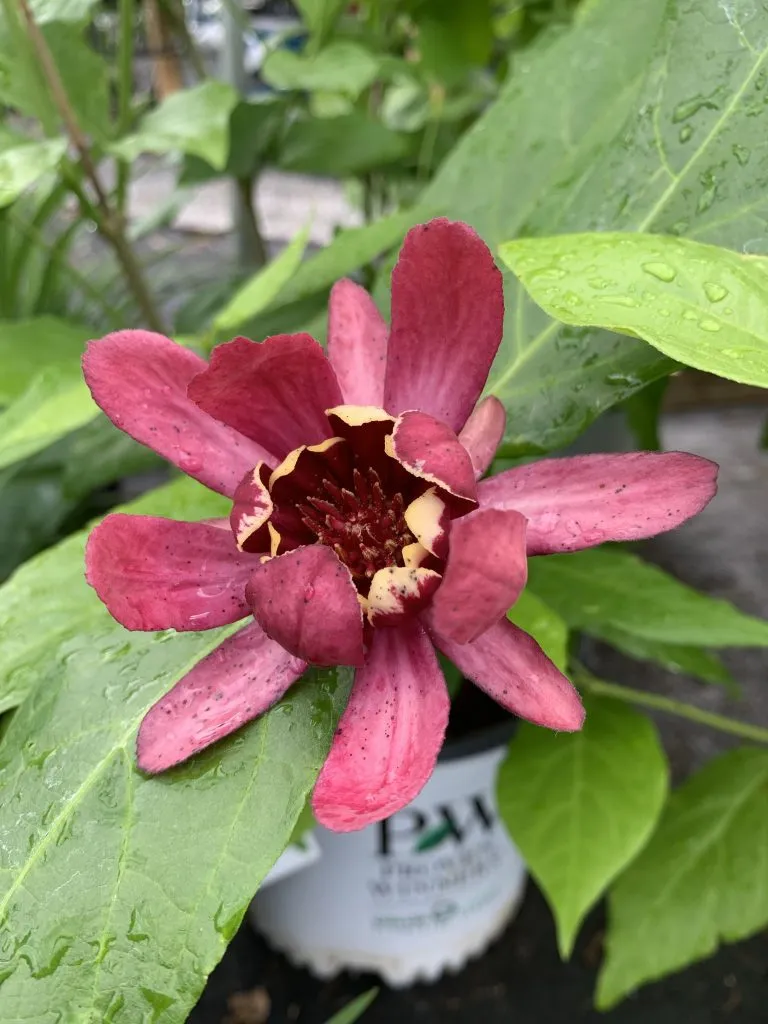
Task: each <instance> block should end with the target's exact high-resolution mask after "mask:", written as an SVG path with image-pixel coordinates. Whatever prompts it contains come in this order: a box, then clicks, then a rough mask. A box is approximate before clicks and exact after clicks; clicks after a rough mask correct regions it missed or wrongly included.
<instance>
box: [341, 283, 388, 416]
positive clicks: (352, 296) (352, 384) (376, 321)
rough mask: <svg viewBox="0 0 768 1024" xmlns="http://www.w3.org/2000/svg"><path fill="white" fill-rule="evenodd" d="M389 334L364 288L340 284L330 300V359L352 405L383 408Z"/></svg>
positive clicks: (343, 390)
mask: <svg viewBox="0 0 768 1024" xmlns="http://www.w3.org/2000/svg"><path fill="white" fill-rule="evenodd" d="M388 334H389V328H388V327H387V325H386V323H385V322H384V320H382V318H381V314H380V313H379V311H378V309H377V308H376V303H375V302H374V301H373V299H372V298H371V296H370V295H369V294H368V292H367V291H366V290H365V288H361V287H360V285H359V284H355V282H354V281H350V280H349V278H343V279H342V280H341V281H337V282H336V284H335V285H334V286H333V288H331V295H330V299H329V300H328V359H329V360H330V362H331V366H333V368H334V370H335V371H336V376H337V378H338V381H339V384H340V385H341V390H342V392H343V394H344V401H345V402H348V403H349V404H350V405H378V406H380V405H381V404H382V400H383V397H384V374H385V373H386V369H387V335H388Z"/></svg>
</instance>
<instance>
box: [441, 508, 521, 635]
mask: <svg viewBox="0 0 768 1024" xmlns="http://www.w3.org/2000/svg"><path fill="white" fill-rule="evenodd" d="M527 578H528V566H527V562H526V557H525V516H521V515H520V513H519V512H501V511H499V510H497V509H478V510H477V511H475V512H470V514H469V515H468V516H464V517H463V518H462V519H457V520H455V522H454V523H453V524H452V527H451V550H450V554H449V555H448V562H447V564H446V567H445V572H444V573H443V582H442V583H441V584H440V588H439V589H438V591H437V593H436V594H435V596H434V598H433V600H432V622H433V624H434V626H435V629H436V630H437V631H438V633H440V635H441V636H447V637H449V638H450V639H451V640H453V641H455V642H456V643H459V644H466V643H468V642H470V641H472V640H477V638H478V637H479V636H480V635H481V634H482V633H484V632H485V631H486V630H487V629H489V628H490V627H491V626H492V625H493V624H494V623H496V622H498V621H499V619H501V618H502V617H503V616H504V615H506V613H507V612H508V611H509V609H510V608H511V607H512V605H513V604H514V603H515V601H516V600H517V599H518V597H519V596H520V594H521V592H522V590H523V587H524V586H525V583H526V580H527Z"/></svg>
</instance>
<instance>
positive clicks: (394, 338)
mask: <svg viewBox="0 0 768 1024" xmlns="http://www.w3.org/2000/svg"><path fill="white" fill-rule="evenodd" d="M502 319H503V297H502V281H501V274H500V273H499V271H498V270H497V268H496V267H495V266H494V262H493V259H492V257H491V254H490V253H489V251H488V249H487V248H486V246H485V245H484V244H483V242H482V241H481V240H480V239H479V238H478V236H477V235H476V234H475V233H474V232H473V231H472V230H471V229H470V228H469V227H467V226H466V225H464V224H454V223H450V222H448V221H446V220H436V221H432V222H431V223H429V224H424V225H422V226H420V227H417V228H415V229H414V230H413V231H411V232H410V233H409V234H408V237H407V238H406V240H405V244H404V246H403V250H402V252H401V255H400V259H399V261H398V263H397V266H396V267H395V270H394V273H393V275H392V326H391V328H390V329H389V330H388V329H387V327H386V325H385V323H384V322H383V321H382V319H381V317H380V316H379V314H378V312H377V310H376V308H375V306H374V304H373V302H372V301H371V299H370V297H369V296H368V295H367V293H366V292H365V291H363V289H362V288H360V287H359V286H358V285H356V284H353V283H352V282H351V281H348V280H344V281H339V282H338V283H337V284H336V285H335V286H334V288H333V291H332V293H331V299H330V320H329V331H328V334H329V340H328V354H327V356H326V354H325V353H324V352H323V351H322V349H321V348H320V346H319V345H318V344H317V343H316V342H315V341H314V340H313V339H312V338H311V337H309V335H306V334H295V335H279V336H277V337H273V338H268V339H267V340H266V341H265V342H264V343H263V344H261V345H256V344H253V343H252V342H250V341H248V340H246V339H245V338H236V339H235V340H234V341H232V342H230V343H229V344H226V345H221V346H219V347H218V348H216V349H215V350H214V352H213V355H212V358H211V362H210V364H206V363H205V362H204V361H203V360H202V359H200V358H199V357H198V356H196V355H194V354H193V353H192V352H190V351H189V350H188V349H185V348H182V347H181V346H179V345H176V344H174V343H173V342H172V341H170V340H168V339H167V338H164V337H161V336H159V335H157V334H151V333H149V332H147V331H121V332H119V333H117V334H111V335H108V336H107V337H106V338H103V339H102V340H101V341H97V342H92V343H91V344H90V345H89V347H88V351H87V353H86V355H85V359H84V370H85V377H86V380H87V382H88V385H89V387H90V389H91V391H92V393H93V396H94V398H95V400H96V402H97V403H98V404H99V405H100V406H101V408H102V409H103V410H104V411H105V412H106V414H107V415H108V416H109V417H110V418H111V419H112V420H113V422H114V423H115V424H116V425H117V426H118V427H120V428H121V429H122V430H124V431H126V433H128V434H130V435H131V436H132V437H134V438H136V440H138V441H141V442H142V443H144V444H146V445H148V446H150V447H151V448H153V449H154V450H155V451H156V452H158V453H159V454H161V455H163V456H164V457H165V458H167V459H170V460H171V461H172V462H174V463H175V464H176V465H177V466H179V467H180V468H181V469H182V470H184V472H185V473H188V474H189V475H190V476H192V477H194V478H196V479H197V480H200V481H201V482H202V483H203V484H205V485H206V486H208V487H210V488H212V489H214V490H216V491H219V492H221V493H222V494H226V495H228V496H229V497H231V498H232V499H233V507H232V514H231V516H230V520H229V523H227V522H226V521H217V522H198V523H181V522H174V521H170V520H167V519H158V518H154V517H151V516H130V515H122V514H115V515H110V516H108V517H107V518H106V519H105V520H104V521H103V522H102V523H101V524H100V525H99V526H97V527H96V529H95V530H94V531H93V532H92V534H91V537H90V540H89V543H88V549H87V553H86V564H87V578H88V581H89V582H90V583H91V585H92V586H93V587H94V588H95V589H96V591H97V593H98V594H99V597H100V598H101V599H102V601H104V603H105V604H106V605H107V607H108V608H109V610H110V612H111V613H112V615H113V616H114V617H115V618H116V619H117V620H118V622H120V623H122V624H123V625H124V626H125V627H126V628H128V629H140V630H162V629H169V628H171V629H176V630H201V629H210V628H213V627H216V626H223V625H225V624H227V623H232V622H236V621H237V620H239V619H243V618H245V617H247V616H249V615H252V616H253V621H251V622H249V624H248V625H246V626H244V627H243V628H242V629H241V630H240V631H239V632H237V633H235V634H234V635H232V636H231V637H230V638H229V639H227V640H225V641H224V642H223V643H222V644H221V646H220V647H218V648H217V650H215V651H214V652H213V653H212V654H210V655H209V656H208V657H207V658H205V659H204V660H203V661H201V662H200V663H199V664H198V665H196V666H195V667H194V668H193V669H192V671H191V672H189V673H188V674H187V675H186V676H185V677H184V678H183V679H182V680H181V681H180V682H179V683H177V684H176V686H175V687H174V688H173V689H172V690H171V691H170V693H168V694H166V696H165V697H163V698H162V699H161V700H160V701H159V702H158V703H157V704H156V705H155V706H154V707H153V708H152V709H151V710H150V711H149V712H148V714H147V715H146V717H145V719H144V721H143V722H142V725H141V728H140V731H139V736H138V744H137V746H138V762H139V765H140V767H141V768H142V769H143V770H144V771H147V772H159V771H162V770H164V769H166V768H169V767H170V766H171V765H174V764H177V763H179V762H180V761H183V760H185V759H186V758H188V757H190V756H191V755H192V754H194V753H195V752H196V751H199V750H201V749H202V748H204V747H206V746H208V745H209V744H211V743H213V742H214V741H216V740H218V739H220V738H221V737H222V736H226V735H227V734H228V733H231V732H233V731H234V730H235V729H237V728H239V727H240V726H241V725H243V724H244V723H245V722H248V721H250V720H251V719H253V718H255V717H256V716H257V715H260V714H261V713H262V712H264V711H266V710H267V708H269V707H270V706H271V705H272V704H274V703H275V701H277V700H279V698H280V697H282V695H283V694H284V693H285V691H286V690H287V689H288V687H289V686H290V685H291V684H292V683H293V682H294V681H295V680H296V679H298V678H299V676H301V674H302V673H303V672H304V670H305V669H306V667H307V664H319V665H335V664H343V665H354V666H357V671H356V674H355V682H354V686H353V689H352V694H351V697H350V700H349V704H348V706H347V708H346V710H345V712H344V714H343V716H342V718H341V722H340V724H339V728H338V731H337V733H336V736H335V738H334V742H333V746H332V749H331V752H330V755H329V757H328V759H327V761H326V763H325V765H324V767H323V769H322V771H321V773H320V776H319V778H318V781H317V785H316V787H315V792H314V796H313V806H314V811H315V815H316V817H317V818H318V820H319V821H320V822H322V823H323V824H325V825H327V826H329V827H330V828H334V829H338V830H348V829H355V828H360V827H362V826H364V825H367V824H369V823H371V822H373V821H377V820H379V819H381V818H384V817H386V816H387V815H389V814H392V813H393V812H395V811H397V810H398V809H399V808H401V807H402V806H403V805H404V804H406V803H407V802H408V801H410V800H411V799H412V798H413V797H414V796H415V795H416V794H417V793H418V792H419V790H420V789H421V788H422V786H423V785H424V783H425V782H426V781H427V779H428V778H429V776H430V774H431V772H432V769H433V768H434V765H435V761H436V758H437V755H438V752H439V750H440V747H441V744H442V741H443V735H444V732H445V727H446V723H447V720H448V710H449V701H448V694H447V692H446V687H445V682H444V680H443V677H442V674H441V671H440V667H439V664H438V660H437V657H436V655H435V651H434V648H433V644H434V645H435V646H437V647H438V648H439V649H440V650H442V651H443V652H444V653H445V654H446V655H447V656H448V657H449V658H450V659H451V660H452V661H453V662H454V663H455V664H456V665H457V666H458V668H459V669H460V670H461V671H462V672H463V673H464V675H465V676H467V677H468V678H469V679H472V680H474V682H475V683H476V684H477V685H478V686H480V687H481V688H482V689H483V690H485V691H486V693H488V694H490V695H491V696H492V697H493V698H494V699H495V700H497V701H498V702H499V704H501V705H502V706H503V707H504V708H506V709H508V710H509V711H512V712H514V713H515V714H516V715H519V716H520V717H522V718H526V719H528V720H530V721H532V722H535V723H537V724H539V725H543V726H547V727H549V728H552V729H561V730H576V729H579V728H580V727H581V725H582V722H583V718H584V711H583V708H582V706H581V702H580V700H579V697H578V694H577V693H576V691H575V689H574V688H573V686H572V685H571V683H570V682H569V681H568V679H566V678H565V676H563V675H562V674H561V673H560V671H559V670H558V669H557V668H556V667H555V666H554V665H553V664H552V662H551V661H550V660H549V659H548V658H547V657H546V656H545V655H544V653H543V652H542V651H541V649H540V648H539V646H538V645H537V644H536V642H535V641H534V640H533V639H532V638H531V637H530V636H528V635H527V634H526V633H524V632H522V630H520V629H518V628H517V627H516V626H514V625H512V623H510V622H509V621H508V619H507V618H506V612H507V610H508V609H509V608H510V607H511V606H512V605H513V604H514V602H515V601H516V599H517V597H518V595H519V594H520V592H521V590H522V589H523V587H524V585H525V582H526V555H542V554H548V553H551V552H562V551H574V550H576V549H578V548H584V547H589V546H591V545H594V544H599V543H601V542H602V541H607V540H634V539H637V538H640V537H648V536H651V535H653V534H656V533H660V532H662V531H664V530H669V529H671V528H672V527H674V526H677V525H678V524H679V523H682V522H683V521H684V520H686V519H688V518H689V517H690V516H692V515H695V513H697V512H698V511H700V509H702V508H703V507H704V506H705V505H706V504H707V502H708V501H709V500H710V498H711V497H712V496H713V494H714V492H715V477H716V472H717V467H716V466H714V465H713V464H712V463H711V462H707V461H706V460H705V459H701V458H697V457H696V456H693V455H685V454H680V453H671V454H656V453H647V452H636V453H632V454H629V455H587V456H581V457H577V458H570V459H552V460H548V461H542V462H538V463H534V464H531V465H525V466H522V467H520V468H518V469H512V470H508V471H507V472H504V473H500V474H499V475H498V476H495V477H492V478H490V479H488V480H483V481H481V482H480V483H477V479H478V478H479V477H480V476H481V475H482V473H483V472H484V471H485V470H486V469H487V467H488V465H489V464H490V462H491V459H492V458H493V454H494V452H495V450H496V447H497V445H498V443H499V441H500V439H501V437H502V434H503V431H504V418H505V417H504V409H503V407H502V405H501V404H500V402H499V401H498V400H497V399H495V398H493V397H491V398H486V399H485V400H484V401H481V402H480V403H479V404H478V405H476V404H475V403H476V402H477V401H478V398H479V396H480V392H481V390H482V388H483V385H484V383H485V379H486V377H487V375H488V371H489V369H490V366H491V363H492V361H493V358H494V356H495V354H496V350H497V349H498V346H499V342H500V340H501V334H502ZM385 410H386V411H385Z"/></svg>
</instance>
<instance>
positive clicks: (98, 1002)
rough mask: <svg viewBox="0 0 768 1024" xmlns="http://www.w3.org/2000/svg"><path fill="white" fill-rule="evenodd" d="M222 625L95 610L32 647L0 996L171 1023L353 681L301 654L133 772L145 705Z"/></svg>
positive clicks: (291, 812) (3, 890) (9, 823)
mask: <svg viewBox="0 0 768 1024" xmlns="http://www.w3.org/2000/svg"><path fill="white" fill-rule="evenodd" d="M79 586H80V588H85V587H86V583H85V581H84V580H81V581H80V584H79ZM68 596H69V594H67V597H68ZM224 632H231V630H228V631H224ZM222 637H223V633H222V631H221V630H214V631H210V632H205V633H199V634H194V633H186V634H180V635H177V636H175V637H173V636H171V635H169V634H167V633H160V634H142V633H128V632H126V631H125V630H123V629H121V628H120V627H118V626H116V625H115V623H114V622H112V621H111V620H110V619H109V615H108V613H107V612H106V610H104V611H103V614H102V616H101V619H100V620H99V622H98V623H97V624H96V623H95V624H94V625H93V626H92V627H91V629H90V631H89V632H88V633H87V634H81V635H79V636H76V637H75V638H73V639H72V640H70V641H68V642H66V643H64V644H63V645H62V646H61V647H60V648H59V649H58V650H56V649H55V648H54V649H53V650H51V649H50V648H49V649H48V651H47V652H46V656H44V658H43V659H42V661H41V663H40V665H39V679H38V682H39V685H38V687H37V688H36V690H35V693H34V694H33V696H32V697H31V699H30V700H29V701H27V702H26V703H25V704H24V706H23V707H22V708H21V709H20V710H19V711H18V712H17V713H16V715H15V716H14V718H13V721H12V722H11V724H10V726H9V728H8V730H7V732H6V734H5V736H4V738H3V743H2V746H1V747H0V758H1V759H2V763H3V769H4V770H3V779H2V797H1V798H2V810H0V834H2V836H3V851H4V855H3V862H2V867H1V868H0V919H2V920H3V934H4V936H5V937H6V939H7V943H6V944H5V945H4V947H3V951H2V953H0V976H2V977H3V1000H4V1005H5V1006H6V1008H8V1009H10V1008H11V1007H14V1006H15V1007H19V1008H21V1007H23V1016H24V1017H26V1018H27V1019H29V1020H45V1019H48V1018H51V1019H53V1018H54V1017H55V1016H56V1014H57V1013H59V1011H60V1009H61V1007H62V1006H65V1007H66V1008H67V1013H68V1014H69V1015H70V1017H71V1019H73V1020H83V1021H85V1020H93V1021H107V1020H109V1021H113V1022H115V1024H120V1022H124V1024H133V1022H134V1021H138V1020H151V1019H153V1018H154V1019H155V1020H160V1019H162V1020H163V1021H165V1022H167V1024H181V1022H182V1021H184V1020H185V1019H186V1017H187V1014H188V1012H189V1010H190V1009H191V1008H192V1006H193V1005H194V1003H195V1002H196V1000H197V997H198V996H199V994H200V991H201V989H202V987H203V984H204V982H205V978H206V976H207V975H208V973H209V972H210V970H211V969H212V968H213V967H214V966H215V964H216V963H217V961H218V960H219V958H220V957H221V955H222V954H223V952H224V950H225V949H226V946H227V943H228V942H229V941H230V939H231V938H232V936H233V934H234V932H235V930H236V929H237V927H238V925H239V923H240V921H241V919H242V916H243V914H244V912H245V910H246V908H247V906H248V903H249V901H250V899H251V898H252V896H253V894H254V892H255V891H256V889H257V887H258V885H259V883H260V881H261V880H262V878H263V877H264V876H265V875H266V874H267V872H268V871H269V869H270V868H271V866H272V864H273V863H274V862H275V860H276V859H277V857H278V856H279V854H280V853H281V852H282V850H283V849H284V848H285V846H286V844H287V843H288V840H289V838H290V835H291V832H292V830H293V827H294V824H295V822H296V819H297V818H298V816H299V813H300V812H301V809H302V807H303V806H304V804H305V802H306V798H307V795H308V793H309V791H310V789H311V787H312V785H313V784H314V780H315V778H316V776H317V773H318V771H319V770H320V767H321V766H322V763H323V760H324V758H325V756H326V755H327V752H328V749H329V747H330V742H331V739H332V736H333V731H334V728H335V725H336V721H337V719H338V715H339V713H340V711H341V709H342V707H343V704H344V701H345V698H346V695H347V693H348V689H349V685H350V682H351V670H350V669H344V668H342V669H338V670H337V669H313V670H310V671H309V672H308V673H307V676H306V678H305V680H304V681H303V682H301V683H298V684H296V685H295V686H294V687H293V688H292V689H291V691H290V694H289V695H288V696H287V697H286V698H285V699H284V700H283V701H281V703H280V705H279V706H277V707H276V708H274V709H273V710H272V711H271V712H268V713H267V714H266V715H264V716H262V717H261V719H260V720H259V721H258V722H256V723H253V724H252V725H250V726H248V727H246V728H245V729H243V730H241V731H239V733H238V734H237V735H236V736H234V737H231V738H229V739H227V740H225V741H223V742H221V743H219V744H217V745H216V746H215V747H213V748H211V749H210V750H208V751H206V752H204V753H203V754H201V755H198V756H197V757H195V758H194V759H193V760H192V761H191V762H190V763H188V764H187V765H184V766H182V767H180V768H178V769H175V770H174V771H173V772H169V773H167V774H165V775H162V776H159V777H150V776H146V775H143V774H142V773H141V772H139V771H138V770H137V768H136V765H135V754H134V742H135V735H136V731H137V728H138V726H139V723H140V722H141V719H142V718H143V716H144V714H145V712H146V710H147V708H148V707H149V706H150V705H151V704H152V703H153V702H154V701H155V700H157V699H158V698H159V697H160V696H161V695H162V694H163V693H164V692H166V691H167V690H168V689H169V688H170V687H171V686H172V685H173V684H174V682H175V681H176V680H177V679H179V678H180V677H181V676H182V675H183V674H184V673H186V672H187V671H189V669H190V668H191V667H192V666H193V665H194V664H195V663H196V662H197V661H198V660H199V659H200V658H201V657H203V656H205V655H206V654H207V653H209V652H210V651H211V650H212V649H213V648H214V647H215V646H216V645H217V644H218V643H219V642H220V641H221V640H222ZM20 821H23V822H24V827H23V828H21V829H20V828H19V822H20ZM85 880H87V884H84V883H85ZM19 1012H21V1010H20V1011H19Z"/></svg>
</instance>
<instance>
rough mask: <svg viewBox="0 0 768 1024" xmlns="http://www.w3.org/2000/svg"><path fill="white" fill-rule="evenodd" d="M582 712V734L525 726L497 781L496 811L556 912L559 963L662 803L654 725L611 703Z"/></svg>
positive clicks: (663, 766) (662, 764)
mask: <svg viewBox="0 0 768 1024" xmlns="http://www.w3.org/2000/svg"><path fill="white" fill-rule="evenodd" d="M585 703H586V707H587V718H586V722H585V725H584V728H583V730H582V731H581V732H577V733H570V734H563V735H557V734H556V733H553V732H550V731H549V730H547V729H538V728H536V727H535V726H531V725H523V726H521V728H520V730H519V731H518V734H517V736H516V737H515V738H514V739H513V740H512V742H511V743H510V747H509V754H508V755H507V758H506V760H505V761H504V763H503V764H502V766H501V768H500V770H499V778H498V798H499V810H500V812H501V815H502V818H503V819H504V822H505V824H506V825H507V827H508V829H509V831H510V834H511V836H512V838H513V839H514V841H515V843H516V844H517V845H518V846H519V847H520V851H521V853H522V855H523V857H524V858H525V861H526V863H527V865H528V867H529V869H530V871H531V874H532V875H533V876H534V878H535V879H536V881H537V882H538V884H539V885H540V886H541V888H542V889H543V890H544V893H545V895H546V897H547V900H548V902H549V904H550V906H551V907H552V910H553V913H554V915H555V919H556V922H557V941H558V946H559V948H560V954H561V956H563V957H564V958H565V957H568V956H569V955H570V953H571V950H572V949H573V943H574V941H575V939H576V935H577V933H578V929H579V926H580V924H581V922H582V921H583V919H584V916H585V914H586V913H587V911H588V910H589V909H590V908H591V907H592V906H593V905H594V904H595V902H596V901H597V900H598V899H599V898H600V896H601V895H602V894H603V892H604V891H605V889H606V888H607V886H608V885H609V884H610V882H611V881H612V880H613V879H614V878H615V877H616V876H617V875H618V874H619V872H620V871H622V870H623V869H624V868H625V867H626V865H627V864H629V862H630V861H631V860H632V859H633V857H635V856H636V855H637V853H638V851H639V850H641V849H642V847H643V846H644V844H645V843H646V841H647V840H648V837H649V836H650V835H651V833H652V831H653V829H654V826H655V824H656V822H657V820H658V817H659V814H660V813H661V809H662V807H663V805H664V800H665V797H666V794H667V763H666V760H665V757H664V752H663V750H662V748H661V745H660V743H659V739H658V736H657V735H656V730H655V729H654V726H653V724H652V723H651V721H650V720H649V719H648V718H646V716H645V715H641V714H638V713H637V712H636V711H632V710H631V709H630V708H627V707H624V706H620V705H619V704H617V703H614V702H611V701H600V700H594V699H591V700H589V701H586V702H585ZM521 781H522V782H523V783H524V784H521Z"/></svg>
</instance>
